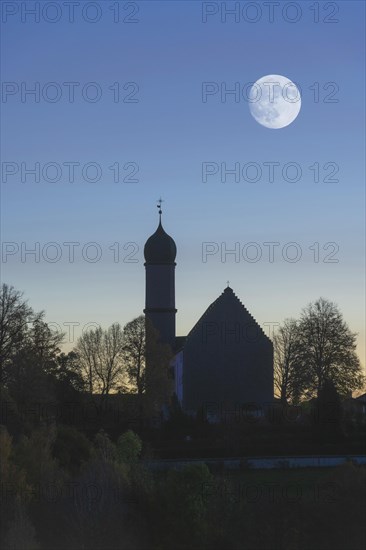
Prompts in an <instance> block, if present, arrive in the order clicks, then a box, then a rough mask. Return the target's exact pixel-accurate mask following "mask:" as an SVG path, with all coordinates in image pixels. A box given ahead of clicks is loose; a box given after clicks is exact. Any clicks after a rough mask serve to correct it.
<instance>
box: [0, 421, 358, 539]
mask: <svg viewBox="0 0 366 550" xmlns="http://www.w3.org/2000/svg"><path fill="white" fill-rule="evenodd" d="M141 450H142V444H141V440H140V438H139V437H138V436H137V435H136V434H134V433H133V432H132V431H128V432H125V433H124V434H123V435H122V436H120V437H119V438H118V439H117V441H116V442H115V443H113V442H112V441H111V440H110V438H109V437H108V436H107V434H106V433H105V432H103V431H100V432H99V433H98V434H97V435H96V437H95V438H94V440H93V441H92V442H91V441H90V440H89V439H88V438H87V437H86V436H85V435H83V434H82V433H80V432H78V431H77V430H76V429H75V428H71V427H68V426H63V425H59V426H57V427H55V426H43V427H39V428H37V429H35V430H33V431H32V433H31V434H29V435H28V436H26V435H23V436H21V437H19V438H18V440H17V441H16V442H15V441H13V440H12V438H11V437H10V436H9V434H8V433H7V431H6V429H5V428H3V429H2V431H1V477H2V485H1V504H2V506H1V527H2V533H1V547H2V548H3V549H4V550H5V549H6V550H10V549H12V550H36V549H39V550H43V549H44V550H66V549H67V550H82V549H87V550H109V549H110V550H112V549H113V550H124V549H151V550H158V549H159V550H160V549H161V550H165V549H167V550H168V549H169V550H170V549H182V550H183V549H184V550H189V549H192V548H197V549H207V550H214V549H217V550H222V549H233V550H234V549H241V550H247V549H248V550H254V549H257V548H258V549H263V550H264V549H268V550H272V549H273V550H277V549H283V550H308V549H310V548H314V549H317V550H321V549H322V550H328V549H329V550H338V549H339V550H345V549H346V548H347V549H348V548H349V549H352V550H357V549H360V550H361V549H362V550H363V549H364V547H365V542H366V541H365V527H364V518H365V515H366V503H365V479H366V478H365V474H366V472H365V468H364V467H357V466H355V465H353V464H351V463H348V464H346V465H344V466H342V467H339V468H335V469H322V470H321V469H318V470H295V471H294V470H281V471H250V470H243V471H241V472H237V473H236V474H234V475H230V474H229V473H227V472H226V473H217V472H210V470H209V468H208V467H207V466H206V465H204V464H203V465H202V464H201V465H191V466H187V467H185V468H184V469H181V470H179V471H177V470H170V471H169V472H166V473H164V474H163V473H160V474H153V473H152V472H149V471H148V470H146V469H145V468H144V467H143V465H142V463H141V461H140V460H139V455H140V453H141Z"/></svg>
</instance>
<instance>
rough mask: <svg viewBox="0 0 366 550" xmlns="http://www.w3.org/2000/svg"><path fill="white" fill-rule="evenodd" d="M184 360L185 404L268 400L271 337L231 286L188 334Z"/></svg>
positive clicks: (190, 407) (191, 406)
mask: <svg viewBox="0 0 366 550" xmlns="http://www.w3.org/2000/svg"><path fill="white" fill-rule="evenodd" d="M183 362H184V368H183V402H184V408H185V409H188V410H196V409H197V408H199V407H202V406H205V404H207V402H217V401H219V402H220V403H225V404H227V405H229V406H234V404H237V405H238V404H242V403H247V402H253V401H256V402H258V403H263V402H265V401H271V400H272V399H273V370H272V364H273V348H272V342H271V341H270V339H269V338H268V337H267V336H266V335H265V334H264V332H263V330H262V329H261V327H260V326H259V325H258V323H257V322H256V321H255V319H254V318H253V317H252V315H251V314H250V313H249V312H248V310H247V309H246V308H245V307H244V305H243V304H242V303H241V302H240V300H239V299H238V298H237V296H235V294H234V292H233V291H232V289H231V288H226V289H225V291H224V292H223V293H222V294H221V296H219V298H217V300H215V301H214V302H213V303H212V304H211V305H210V306H209V307H208V309H207V310H206V312H205V313H204V314H203V315H202V317H201V318H200V319H199V321H198V322H197V323H196V325H195V326H194V327H193V329H192V330H191V332H190V333H189V334H188V336H187V339H186V342H185V345H184V347H183Z"/></svg>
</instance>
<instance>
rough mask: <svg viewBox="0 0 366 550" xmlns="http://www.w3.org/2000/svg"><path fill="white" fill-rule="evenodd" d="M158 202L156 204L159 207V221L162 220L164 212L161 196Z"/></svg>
mask: <svg viewBox="0 0 366 550" xmlns="http://www.w3.org/2000/svg"><path fill="white" fill-rule="evenodd" d="M157 202H158V204H157V205H156V206H157V208H159V221H160V222H161V215H162V213H163V211H162V209H161V203H163V202H164V201H163V199H162V198H161V197H160V199H158V201H157Z"/></svg>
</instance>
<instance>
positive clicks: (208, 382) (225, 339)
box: [144, 202, 273, 414]
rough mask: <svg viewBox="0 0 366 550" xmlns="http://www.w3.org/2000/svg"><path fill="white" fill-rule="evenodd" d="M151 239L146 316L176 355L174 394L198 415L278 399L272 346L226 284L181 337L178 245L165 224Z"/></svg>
mask: <svg viewBox="0 0 366 550" xmlns="http://www.w3.org/2000/svg"><path fill="white" fill-rule="evenodd" d="M158 208H159V225H158V228H157V230H156V231H155V233H154V234H153V235H151V237H149V239H148V240H147V241H146V244H145V248H144V256H145V269H146V302H145V304H146V305H145V309H144V313H145V316H146V317H147V318H149V319H150V321H151V322H152V324H153V325H154V327H155V328H156V329H157V330H158V332H159V334H160V340H161V341H162V342H164V343H167V344H169V345H170V346H171V348H172V351H173V353H174V359H173V361H172V366H173V370H174V384H175V393H176V396H177V398H178V401H179V403H180V404H181V406H182V409H183V410H184V411H185V412H186V413H189V414H194V413H196V412H197V411H198V410H200V409H202V408H204V409H206V410H207V411H208V410H210V409H212V410H213V411H219V410H234V409H238V408H240V407H243V406H248V405H249V404H251V405H253V404H256V405H257V406H258V408H262V407H263V405H264V404H269V403H271V402H272V401H273V345H272V342H271V340H270V339H269V338H268V337H267V336H266V334H265V333H264V332H263V330H262V329H261V327H260V326H259V324H258V323H257V322H256V320H255V319H254V318H253V317H252V315H251V314H250V313H249V312H248V310H247V309H246V308H245V306H244V305H243V304H242V303H241V301H240V300H239V298H238V297H237V296H236V295H235V293H234V291H233V290H232V289H231V288H230V287H229V286H227V287H226V288H225V289H224V290H223V292H222V293H221V295H220V296H219V297H218V298H217V299H216V300H214V301H213V302H212V304H211V305H209V307H208V308H207V310H206V311H205V312H204V313H203V315H202V316H201V317H200V319H199V320H198V321H197V323H196V324H195V326H194V327H193V328H192V330H191V331H190V332H189V334H188V335H187V336H178V337H177V336H176V329H175V316H176V312H177V310H176V307H175V267H176V262H175V259H176V255H177V247H176V244H175V242H174V240H173V239H172V237H170V235H168V234H167V233H166V232H165V230H164V228H163V226H162V222H161V215H162V211H161V202H160V203H159V204H158Z"/></svg>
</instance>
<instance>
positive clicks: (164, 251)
mask: <svg viewBox="0 0 366 550" xmlns="http://www.w3.org/2000/svg"><path fill="white" fill-rule="evenodd" d="M176 255H177V247H176V244H175V242H174V240H173V239H172V237H171V236H170V235H168V233H166V232H165V231H164V228H163V226H162V224H161V218H160V221H159V225H158V228H157V230H156V231H155V233H154V234H153V235H151V237H149V238H148V239H147V241H146V243H145V248H144V256H145V262H146V263H147V264H172V263H174V261H175V257H176Z"/></svg>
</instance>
